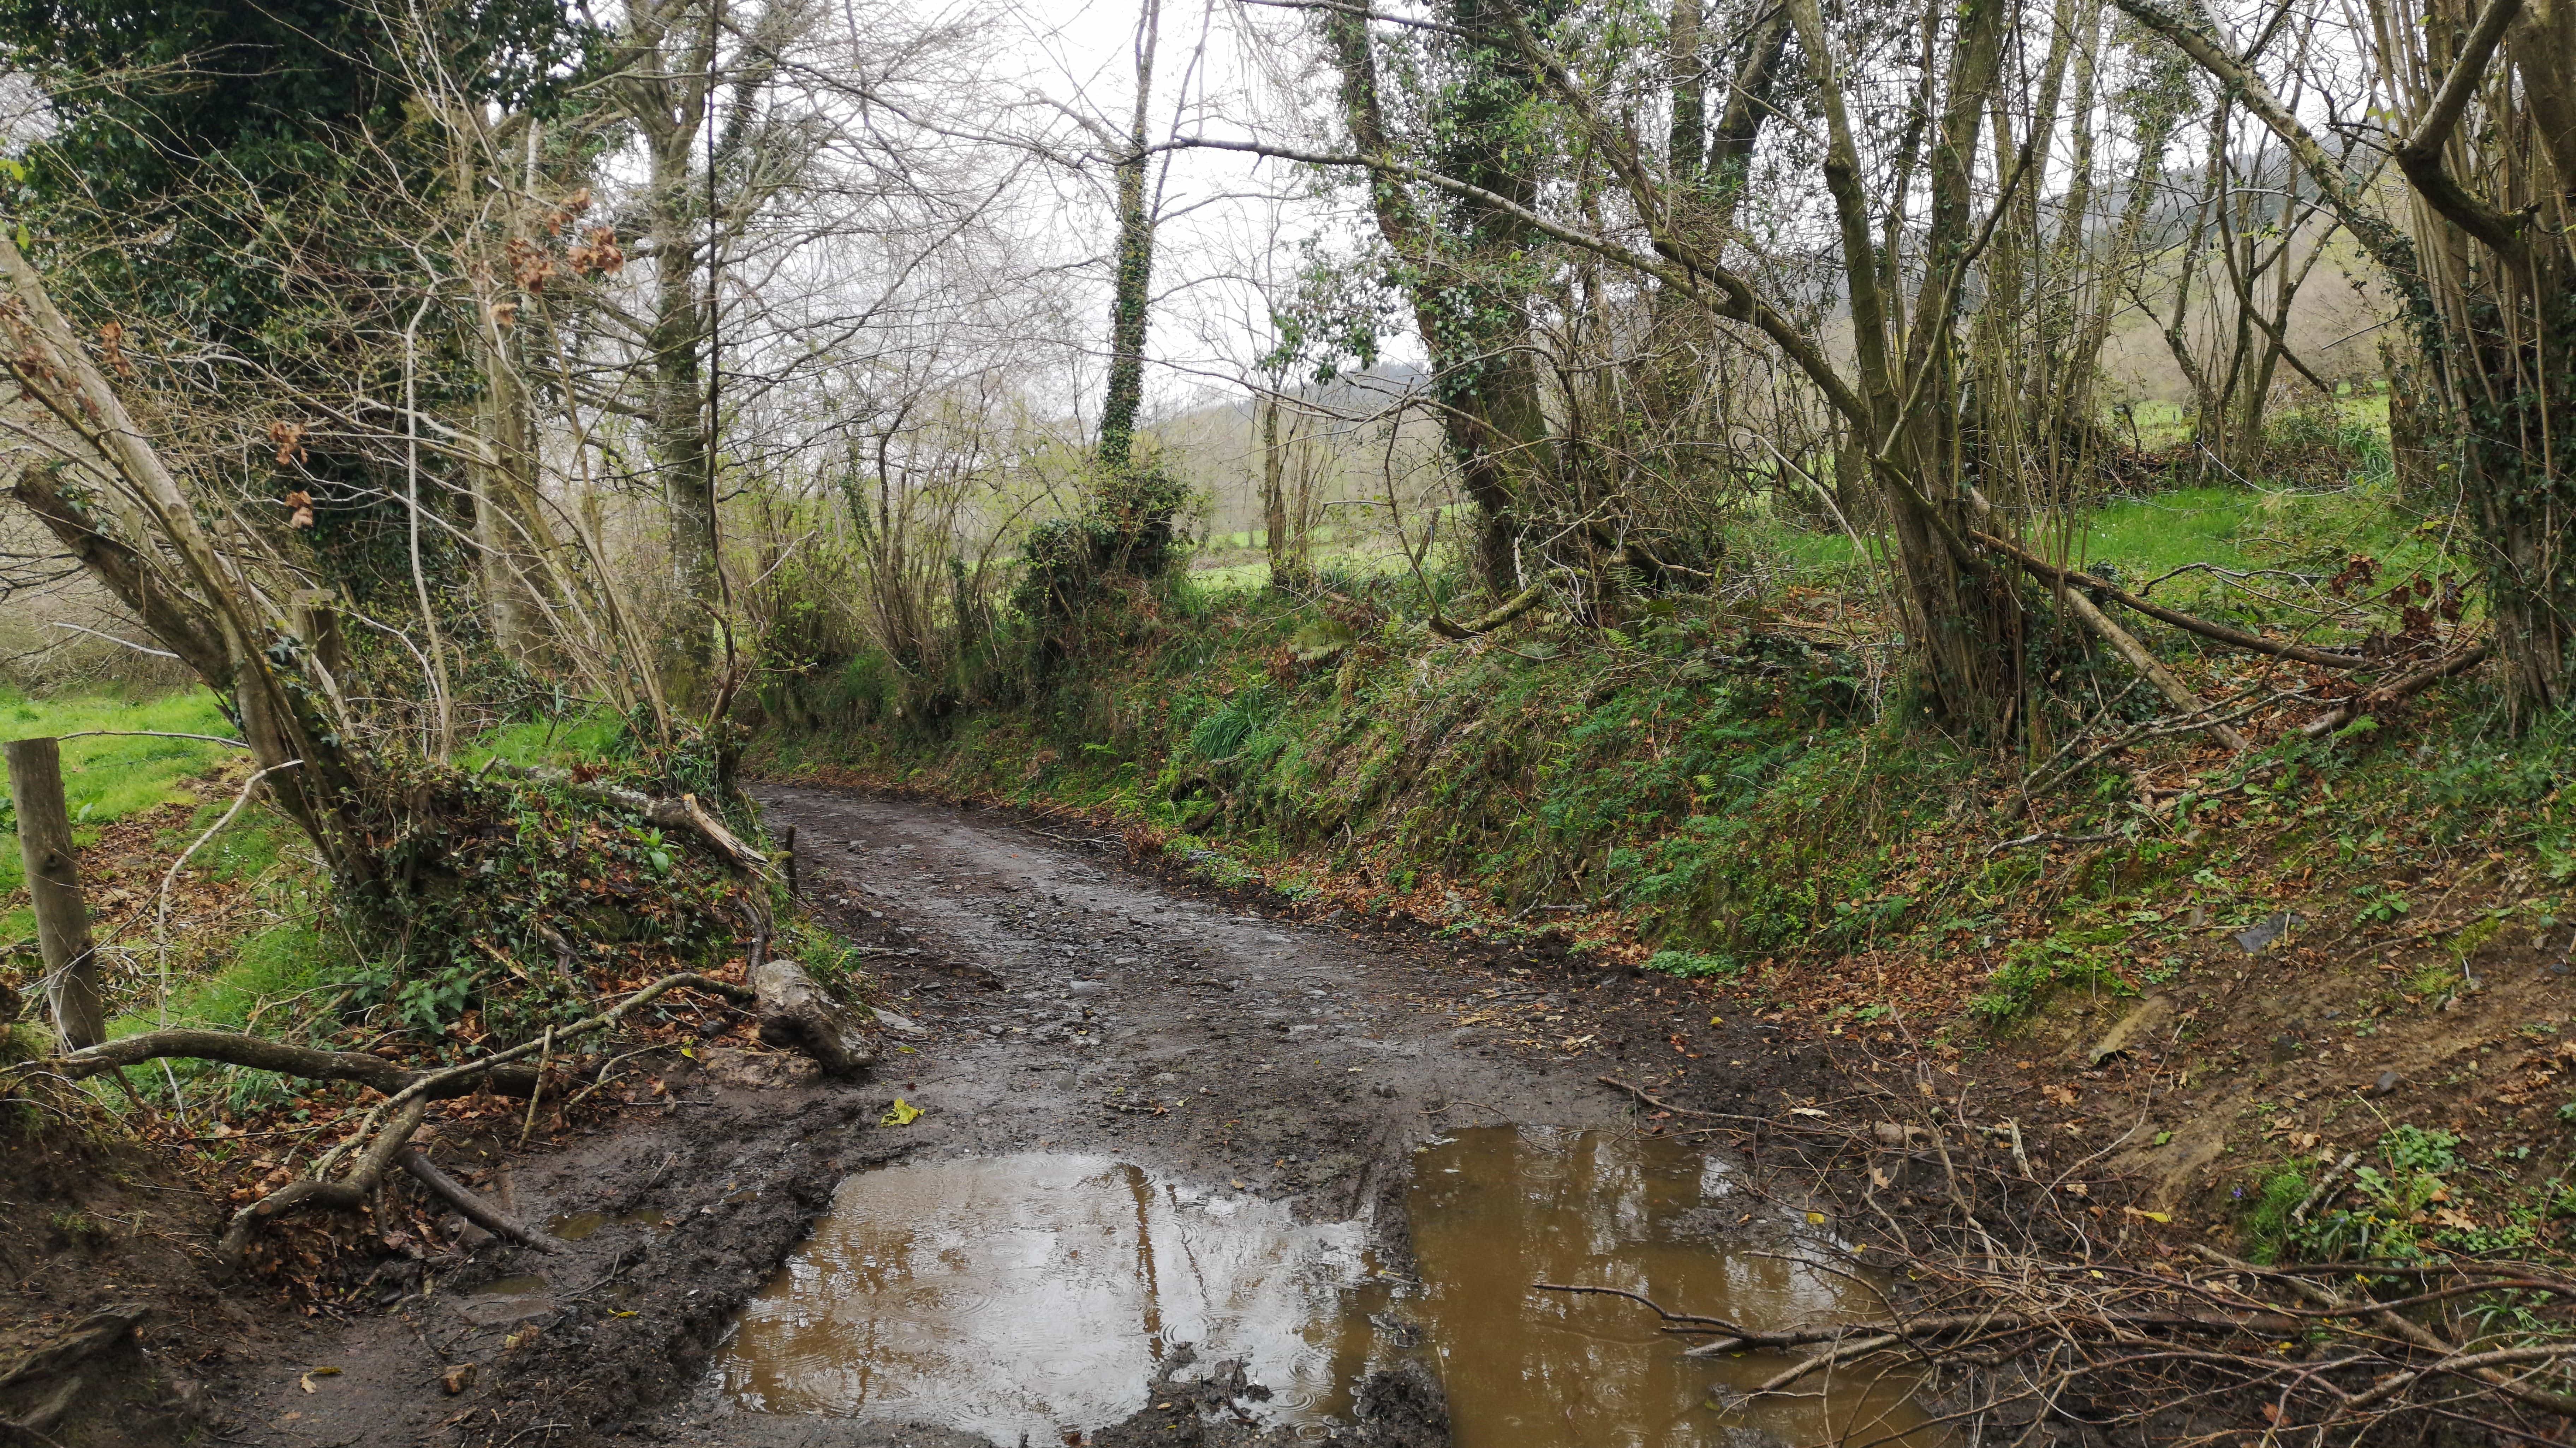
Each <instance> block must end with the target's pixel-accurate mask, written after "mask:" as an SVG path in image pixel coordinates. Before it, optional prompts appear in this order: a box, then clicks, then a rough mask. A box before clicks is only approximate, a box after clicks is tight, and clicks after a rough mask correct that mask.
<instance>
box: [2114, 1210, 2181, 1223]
mask: <svg viewBox="0 0 2576 1448" xmlns="http://www.w3.org/2000/svg"><path fill="white" fill-rule="evenodd" d="M2120 1210H2121V1211H2124V1212H2126V1213H2128V1214H2129V1215H2130V1216H2132V1217H2135V1218H2137V1219H2138V1220H2140V1221H2145V1222H2171V1221H2172V1220H2173V1214H2172V1213H2171V1212H2150V1211H2146V1210H2144V1209H2143V1208H2139V1207H2122V1208H2121V1209H2120Z"/></svg>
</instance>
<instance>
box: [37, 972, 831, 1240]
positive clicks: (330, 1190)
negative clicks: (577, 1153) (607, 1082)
mask: <svg viewBox="0 0 2576 1448" xmlns="http://www.w3.org/2000/svg"><path fill="white" fill-rule="evenodd" d="M754 976H755V979H756V981H757V982H758V985H757V986H755V987H745V986H738V985H735V984H733V983H731V982H729V981H720V980H715V979H712V978H710V977H707V976H703V975H700V974H698V973H696V972H695V971H682V972H679V973H677V974H674V975H666V976H664V977H662V978H661V979H660V980H657V981H654V982H653V983H652V984H650V985H647V986H645V987H644V988H643V989H642V990H639V991H637V992H635V993H634V994H633V995H630V996H628V997H627V998H626V999H624V1000H622V1001H619V1002H618V1003H617V1004H616V1005H613V1006H611V1007H609V1008H608V1009H606V1010H604V1011H600V1012H598V1013H596V1014H594V1015H591V1016H588V1017H585V1018H583V1019H581V1020H578V1021H575V1022H573V1023H572V1024H570V1025H566V1026H559V1027H556V1028H554V1029H552V1030H550V1031H548V1032H547V1033H546V1034H545V1035H544V1036H542V1037H540V1038H539V1039H538V1040H535V1041H529V1042H526V1043H523V1044H521V1045H517V1046H513V1047H511V1048H510V1049H508V1050H506V1051H498V1052H495V1053H493V1054H492V1055H489V1056H485V1057H482V1058H481V1059H479V1060H474V1061H467V1062H464V1063H462V1064H459V1065H454V1066H446V1067H440V1068H437V1069H433V1070H422V1071H414V1070H408V1069H405V1068H404V1067H401V1066H398V1065H396V1064H394V1063H393V1062H391V1061H387V1060H384V1059H382V1058H381V1057H377V1056H372V1055H368V1054H365V1053H363V1052H358V1051H324V1050H317V1049H315V1048H313V1047H309V1046H292V1045H288V1044H287V1043H285V1042H283V1041H271V1040H265V1039H262V1038H261V1037H258V1036H248V1035H239V1034H236V1033H233V1032H229V1031H192V1030H174V1031H150V1032H146V1033H145V1034H143V1035H139V1036H129V1037H127V1038H125V1039H124V1040H121V1041H110V1042H107V1043H105V1044H103V1045H98V1046H92V1047H89V1048H87V1049H85V1050H80V1051H75V1052H73V1053H71V1054H70V1055H68V1056H64V1057H60V1058H58V1059H55V1060H51V1061H35V1062H29V1063H26V1064H25V1065H23V1066H21V1067H19V1068H17V1069H19V1070H22V1071H24V1070H29V1069H36V1070H41V1071H46V1072H50V1073H52V1074H55V1075H58V1076H61V1077H63V1078H65V1079H69V1080H80V1079H83V1078H85V1077H89V1076H96V1075H101V1074H104V1073H107V1072H111V1071H116V1070H118V1069H119V1068H121V1067H125V1066H131V1065H136V1064H139V1063H141V1062H144V1061H150V1060H158V1059H163V1058H168V1057H188V1058H193V1059H197V1060H209V1061H218V1062H222V1063H225V1064H229V1065H237V1066H249V1067H253V1068H255V1069H259V1070H268V1071H275V1072H278V1073H279V1074H281V1075H289V1076H300V1077H304V1078H306V1079H308V1080H320V1081H354V1082H357V1083H358V1084H360V1085H363V1086H368V1087H372V1088H373V1089H375V1090H377V1091H379V1092H382V1093H383V1094H384V1099H383V1100H382V1101H379V1102H377V1103H376V1104H375V1105H374V1106H372V1107H370V1108H369V1109H368V1111H367V1114H366V1115H365V1117H363V1118H362V1119H361V1120H360V1121H359V1122H358V1125H357V1128H356V1129H355V1130H354V1131H352V1132H351V1133H350V1134H349V1136H348V1138H347V1139H346V1140H344V1141H343V1142H342V1143H341V1144H340V1145H339V1146H336V1147H334V1148H332V1149H331V1150H330V1151H328V1152H325V1153H323V1155H322V1157H321V1158H320V1160H318V1161H316V1162H315V1163H314V1166H313V1174H312V1175H310V1176H308V1177H305V1178H303V1179H301V1180H299V1181H294V1182H289V1183H288V1184H287V1185H285V1186H283V1187H280V1188H278V1189H277V1190H276V1191H274V1192H271V1193H270V1194H268V1195H267V1196H265V1197H262V1198H261V1199H259V1200H258V1201H256V1202H253V1203H251V1204H250V1205H249V1206H246V1207H244V1208H242V1209H241V1210H240V1211H238V1212H235V1213H234V1214H233V1218H232V1221H231V1222H230V1223H229V1224H228V1225H227V1226H226V1227H225V1229H224V1233H223V1236H222V1238H221V1239H220V1240H219V1241H218V1242H217V1244H216V1256H217V1258H218V1260H219V1261H221V1262H222V1263H223V1264H224V1265H225V1266H227V1267H230V1268H236V1269H237V1268H238V1267H239V1266H240V1264H241V1260H242V1256H243V1254H244V1253H245V1252H246V1251H247V1250H248V1248H249V1245H250V1235H251V1232H252V1230H253V1229H254V1228H256V1227H257V1226H258V1224H259V1223H261V1222H263V1221H266V1220H268V1219H269V1218H272V1217H275V1216H278V1215H281V1214H283V1213H286V1212H292V1211H300V1210H302V1209H304V1208H306V1207H310V1206H323V1207H334V1208H339V1209H342V1210H348V1209H351V1208H355V1207H357V1206H360V1205H363V1204H364V1203H365V1201H366V1199H367V1197H368V1195H369V1194H370V1193H372V1192H373V1191H374V1190H375V1187H376V1183H377V1182H378V1181H380V1180H382V1179H383V1176H384V1172H385V1168H386V1166H387V1165H388V1164H390V1163H393V1162H395V1161H400V1162H401V1163H402V1165H403V1168H404V1169H405V1170H406V1171H408V1172H410V1173H411V1174H412V1175H413V1176H414V1177H416V1178H418V1179H419V1180H420V1181H421V1182H422V1183H423V1184H424V1185H426V1186H428V1187H429V1188H430V1189H431V1190H432V1191H434V1192H436V1193H437V1194H438V1195H440V1196H441V1197H443V1198H445V1199H446V1200H447V1201H449V1202H450V1203H452V1204H453V1205H455V1206H456V1208H457V1209H458V1210H459V1211H462V1212H464V1213H465V1214H466V1216H467V1218H468V1219H469V1220H472V1221H473V1222H475V1223H476V1225H478V1226H481V1227H482V1228H484V1230H486V1231H489V1232H492V1233H494V1234H496V1235H499V1236H503V1237H508V1238H510V1239H511V1240H513V1241H518V1242H523V1243H526V1244H528V1245H530V1246H535V1247H538V1248H540V1250H549V1249H548V1248H547V1247H546V1244H545V1243H543V1242H542V1241H541V1240H540V1238H539V1236H538V1234H536V1233H533V1232H531V1231H530V1230H529V1229H528V1228H526V1227H524V1226H522V1225H520V1224H518V1223H516V1222H513V1221H511V1220H510V1219H509V1218H508V1217H507V1216H506V1215H503V1214H501V1213H499V1212H497V1211H495V1210H494V1209H493V1208H491V1207H490V1206H489V1204H487V1203H484V1202H483V1201H481V1199H480V1198H477V1197H475V1196H474V1194H473V1193H472V1192H470V1191H468V1190H466V1189H465V1188H464V1187H463V1186H461V1185H459V1184H457V1183H456V1182H454V1181H453V1180H451V1179H449V1178H448V1177H446V1176H445V1174H444V1173H441V1172H440V1171H438V1169H437V1168H436V1167H435V1166H434V1165H432V1164H431V1163H430V1162H429V1161H428V1159H427V1158H425V1157H422V1156H420V1155H419V1154H418V1152H417V1151H416V1150H415V1149H414V1148H413V1147H412V1145H411V1137H412V1133H413V1132H415V1131H417V1130H418V1129H419V1127H420V1123H421V1119H422V1118H423V1116H425V1115H426V1114H427V1112H428V1110H429V1105H430V1103H431V1102H433V1101H438V1100H443V1099H446V1098H449V1097H454V1096H462V1095H466V1094H468V1093H469V1092H472V1091H475V1090H478V1089H483V1090H491V1091H494V1092H495V1093H497V1094H504V1095H518V1096H531V1097H533V1093H534V1092H535V1091H536V1090H537V1089H538V1087H539V1084H540V1078H541V1072H540V1070H539V1069H536V1068H530V1067H525V1066H519V1065H518V1064H517V1063H518V1062H519V1061H521V1060H522V1059H524V1058H525V1057H527V1056H529V1055H531V1054H540V1053H546V1054H550V1053H551V1052H552V1050H553V1048H554V1046H555V1044H556V1043H558V1042H561V1041H564V1040H567V1039H571V1038H574V1037H579V1036H584V1035H588V1034H591V1033H593V1032H597V1031H603V1030H606V1029H607V1028H608V1027H610V1026H612V1025H615V1024H616V1023H617V1022H618V1021H620V1020H623V1019H624V1018H625V1017H626V1016H628V1015H629V1014H631V1013H633V1012H634V1011H636V1010H638V1009H640V1008H641V1007H643V1006H645V1005H647V1004H650V1003H651V1002H652V1001H654V1000H656V999H659V998H660V997H661V996H663V995H665V994H667V993H669V992H670V991H673V990H677V989H680V988H682V987H684V986H685V987H688V988H691V989H696V990H703V991H706V992H708V993H710V994H713V995H719V996H723V997H724V998H726V999H727V1000H730V1001H733V1002H735V1003H737V1004H747V1005H751V1006H753V1007H754V1008H755V1011H756V1014H757V1017H758V1019H759V1021H760V1023H761V1036H762V1039H764V1040H768V1041H770V1042H771V1043H772V1044H774V1045H790V1044H792V1045H795V1046H797V1047H799V1048H801V1049H803V1050H805V1051H806V1053H807V1054H809V1055H811V1056H813V1057H814V1059H815V1060H817V1061H818V1062H820V1063H821V1064H822V1066H823V1069H824V1070H826V1071H829V1072H831V1073H833V1074H835V1075H848V1074H851V1073H853V1072H855V1071H858V1070H861V1069H864V1068H865V1067H866V1066H868V1065H869V1064H871V1063H873V1062H874V1061H875V1059H876V1053H875V1051H874V1050H873V1049H872V1048H871V1046H870V1044H869V1041H870V1037H871V1033H870V1032H868V1031H867V1030H866V1029H865V1027H864V1024H863V1023H862V1022H861V1021H860V1019H859V1017H858V1015H857V1013H856V1012H854V1011H852V1010H850V1009H849V1008H848V1007H846V1006H843V1005H842V1004H840V1003H839V1002H837V1001H835V1000H833V999H832V998H831V997H830V996H828V995H826V994H825V993H824V992H823V991H822V990H821V989H820V988H819V987H817V986H816V985H815V984H814V982H813V981H812V979H811V978H809V977H808V976H807V975H806V974H805V972H804V971H803V970H801V969H799V968H798V967H797V966H796V963H795V962H793V961H764V962H762V963H761V964H760V966H759V967H757V969H756V970H755V972H754ZM118 1079H120V1080H121V1079H123V1078H122V1077H119V1078H118ZM576 1099H578V1098H576ZM388 1114H390V1116H391V1120H390V1121H389V1122H387V1123H386V1124H385V1125H384V1126H383V1127H382V1128H381V1129H379V1128H378V1127H377V1123H378V1121H379V1120H381V1119H383V1118H385V1117H386V1116H387V1115H388ZM360 1142H365V1143H366V1144H365V1146H364V1147H363V1148H362V1149H360V1150H359V1152H358V1158H357V1162H356V1164H355V1165H354V1166H352V1167H351V1168H350V1169H349V1171H348V1173H347V1174H346V1175H345V1176H343V1177H341V1178H340V1179H338V1180H333V1179H332V1178H331V1176H330V1171H331V1168H332V1165H333V1163H335V1162H336V1161H337V1160H338V1159H339V1158H340V1157H341V1156H342V1155H343V1154H344V1153H346V1152H348V1151H350V1150H351V1149H352V1148H355V1147H357V1146H358V1143H360Z"/></svg>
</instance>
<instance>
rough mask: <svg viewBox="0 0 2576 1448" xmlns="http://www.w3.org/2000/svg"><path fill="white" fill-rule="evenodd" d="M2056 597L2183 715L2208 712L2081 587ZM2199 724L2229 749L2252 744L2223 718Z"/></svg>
mask: <svg viewBox="0 0 2576 1448" xmlns="http://www.w3.org/2000/svg"><path fill="white" fill-rule="evenodd" d="M2058 597H2059V598H2060V599H2061V600H2063V601H2064V602H2065V604H2066V607H2067V610H2068V611H2069V612H2071V613H2073V614H2074V615H2075V617H2076V619H2077V620H2078V621H2079V622H2081V623H2082V624H2083V625H2084V626H2085V627H2086V628H2089V629H2091V630H2092V631H2093V632H2094V633H2095V634H2096V635H2097V636H2099V637H2100V638H2101V640H2102V642H2104V643H2106V644H2109V645H2110V646H2111V652H2113V653H2115V654H2118V655H2119V656H2120V658H2121V660H2122V661H2123V662H2125V663H2127V664H2128V666H2129V667H2130V668H2132V669H2134V670H2136V671H2137V673H2138V675H2139V677H2141V678H2143V679H2145V680H2146V681H2147V682H2148V683H2150V684H2153V685H2155V686H2156V692H2158V693H2160V694H2162V695H2164V696H2165V698H2166V700H2168V701H2169V702H2170V703H2172V705H2173V706H2174V707H2175V708H2177V709H2180V710H2182V711H2183V713H2184V714H2185V715H2188V716H2194V717H2198V716H2205V715H2207V714H2209V713H2210V712H2211V710H2210V706H2209V705H2208V704H2207V703H2204V702H2203V701H2202V700H2201V697H2200V696H2199V695H2198V694H2195V693H2193V692H2192V691H2191V686H2190V685H2188V684H2186V683H2184V682H2183V681H2182V680H2181V679H2180V678H2178V677H2176V676H2175V674H2174V671H2173V670H2171V669H2168V668H2166V667H2165V666H2164V663H2163V661H2162V660H2160V659H2158V658H2157V657H2156V656H2155V655H2154V654H2151V653H2149V652H2147V646H2146V645H2145V644H2142V643H2140V642H2138V640H2137V636H2136V635H2134V634H2132V633H2130V632H2129V631H2128V630H2127V629H2124V628H2122V627H2120V626H2119V625H2118V624H2116V623H2113V622H2112V621H2111V616H2110V615H2109V614H2106V613H2104V612H2103V611H2102V610H2100V609H2098V608H2096V607H2094V606H2093V600H2091V599H2089V598H2086V597H2085V596H2084V594H2083V593H2082V591H2081V590H2078V589H2073V588H2064V587H2061V588H2060V590H2059V592H2058ZM2200 727H2201V728H2203V729H2206V730H2207V731H2209V737H2210V738H2212V739H2215V740H2217V741H2218V742H2219V743H2220V744H2221V745H2222V746H2224V747H2225V748H2226V749H2227V750H2228V751H2229V752H2231V753H2235V754H2243V753H2244V752H2245V751H2247V750H2249V749H2251V748H2253V747H2254V746H2253V744H2252V743H2251V742H2250V741H2248V740H2247V739H2246V737H2245V736H2244V735H2242V734H2239V733H2238V732H2236V728H2235V726H2234V725H2231V724H2229V723H2227V722H2226V721H2225V720H2222V719H2203V720H2202V722H2201V724H2200Z"/></svg>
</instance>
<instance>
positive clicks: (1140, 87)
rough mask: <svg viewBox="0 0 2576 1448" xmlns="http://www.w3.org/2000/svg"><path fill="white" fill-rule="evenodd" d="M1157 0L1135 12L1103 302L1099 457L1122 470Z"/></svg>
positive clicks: (1148, 267)
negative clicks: (1132, 82) (1130, 98)
mask: <svg viewBox="0 0 2576 1448" xmlns="http://www.w3.org/2000/svg"><path fill="white" fill-rule="evenodd" d="M1162 19H1163V7H1162V0H1144V6H1143V8H1142V9H1141V10H1140V11H1139V12H1138V14H1137V16H1136V113H1135V119H1134V121H1133V122H1132V123H1131V124H1130V125H1129V127H1128V130H1127V143H1128V147H1129V150H1128V153H1127V155H1126V156H1124V157H1123V158H1121V159H1120V160H1119V162H1118V272H1117V276H1116V279H1115V283H1114V285H1113V287H1112V288H1111V293H1110V302H1109V377H1108V384H1107V386H1106V387H1104V388H1103V389H1102V394H1101V400H1100V460H1101V462H1102V463H1103V464H1105V465H1106V466H1108V467H1109V468H1111V469H1112V470H1123V469H1124V468H1126V467H1127V466H1128V464H1129V462H1130V461H1131V459H1132V458H1133V456H1134V453H1135V448H1136V417H1137V414H1138V413H1139V412H1140V411H1142V410H1143V408H1144V405H1145V334H1146V327H1147V324H1148V322H1149V321H1150V320H1151V318H1150V317H1149V315H1148V313H1149V312H1150V310H1151V308H1152V304H1153V294H1154V207H1153V202H1152V199H1151V198H1150V197H1149V196H1147V195H1146V189H1145V161H1146V157H1147V152H1146V150H1145V127H1146V120H1147V107H1148V106H1150V105H1151V104H1152V103H1153V97H1154V48H1155V44H1156V42H1157V41H1158V40H1159V39H1160V38H1161V31H1162Z"/></svg>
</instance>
